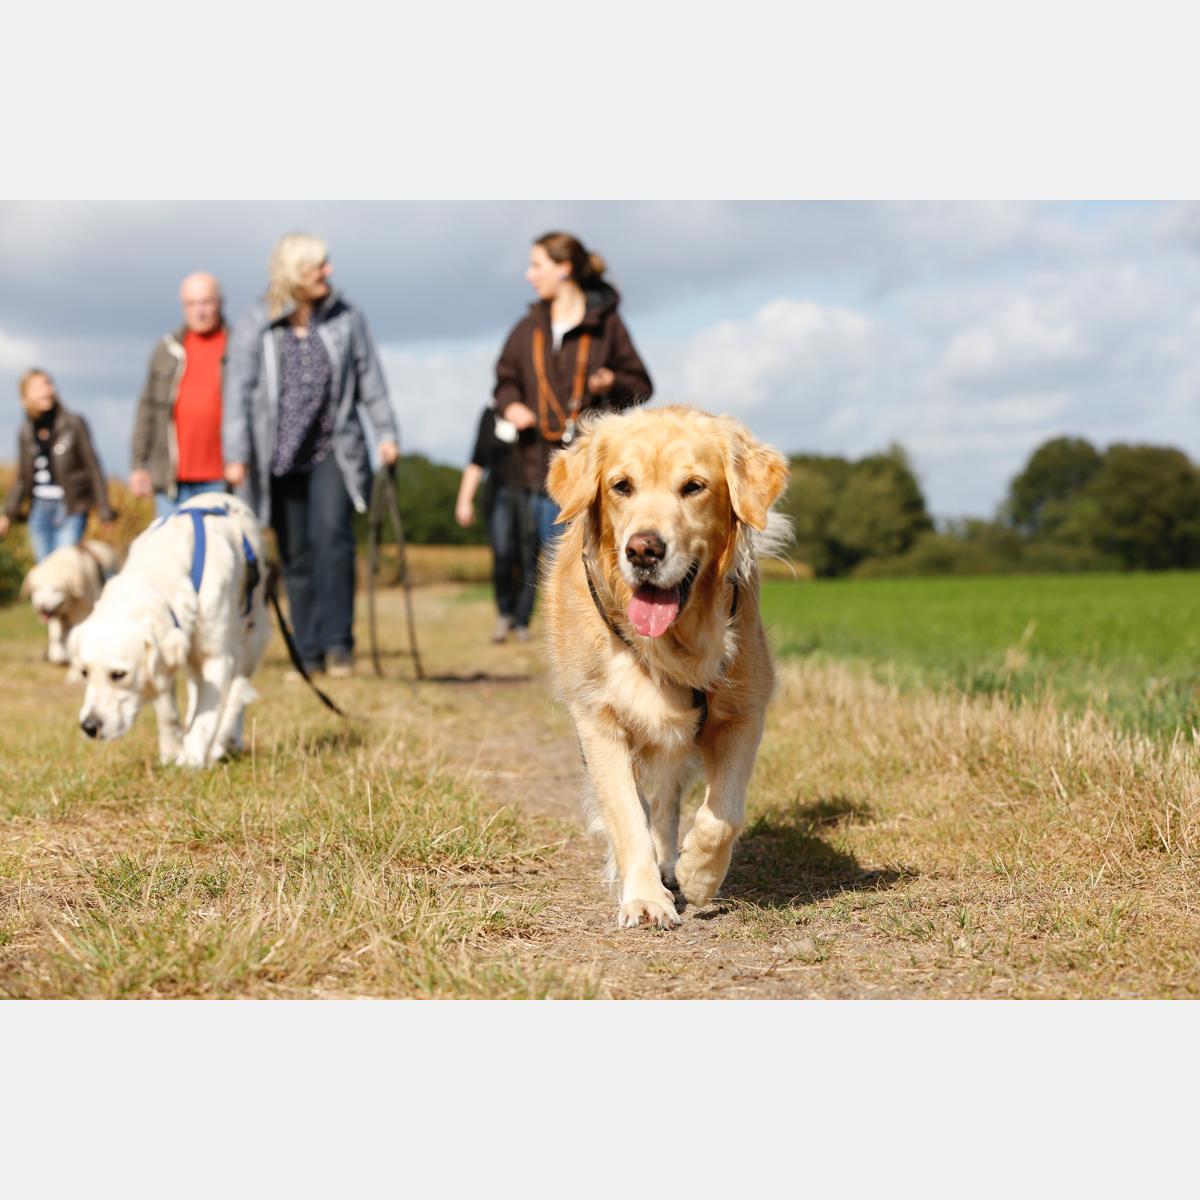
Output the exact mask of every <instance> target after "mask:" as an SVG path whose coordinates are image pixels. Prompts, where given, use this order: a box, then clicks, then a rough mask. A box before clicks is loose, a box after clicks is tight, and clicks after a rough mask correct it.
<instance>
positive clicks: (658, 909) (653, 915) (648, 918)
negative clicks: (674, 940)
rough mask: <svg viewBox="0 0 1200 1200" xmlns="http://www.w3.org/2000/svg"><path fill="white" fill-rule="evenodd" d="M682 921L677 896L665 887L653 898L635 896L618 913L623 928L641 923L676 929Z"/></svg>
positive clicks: (631, 927)
mask: <svg viewBox="0 0 1200 1200" xmlns="http://www.w3.org/2000/svg"><path fill="white" fill-rule="evenodd" d="M679 923H680V917H679V913H678V912H676V911H675V897H674V896H672V895H671V893H670V892H668V891H667V889H666V888H664V887H661V886H660V887H659V889H658V894H657V895H655V896H654V897H653V898H651V899H643V898H641V897H635V898H633V899H630V900H626V901H625V902H624V903H623V904H622V905H621V908H620V910H619V911H618V913H617V924H618V925H619V926H620V927H621V928H622V929H636V928H637V926H639V925H656V926H657V927H658V928H659V929H674V928H675V926H676V925H678V924H679Z"/></svg>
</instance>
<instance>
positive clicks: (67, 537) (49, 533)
mask: <svg viewBox="0 0 1200 1200" xmlns="http://www.w3.org/2000/svg"><path fill="white" fill-rule="evenodd" d="M86 524H87V513H86V512H81V513H74V514H72V513H69V512H67V502H66V501H65V500H42V499H40V498H38V497H37V496H35V497H34V498H33V503H32V504H30V506H29V541H30V544H31V545H32V546H33V558H34V561H35V562H41V561H42V559H43V558H45V557H46V555H47V554H53V553H54V551H55V550H61V549H62V548H63V547H64V546H77V545H78V544H79V542H80V539H82V537H83V527H84V526H85V525H86Z"/></svg>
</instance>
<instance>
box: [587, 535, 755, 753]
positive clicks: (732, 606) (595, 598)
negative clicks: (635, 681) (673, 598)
mask: <svg viewBox="0 0 1200 1200" xmlns="http://www.w3.org/2000/svg"><path fill="white" fill-rule="evenodd" d="M580 558H581V561H582V562H583V576H584V578H585V579H586V580H587V585H588V591H589V592H590V593H591V597H592V603H593V604H594V605H595V606H596V611H597V612H598V613H599V614H600V619H601V620H602V621H603V622H604V623H605V625H607V626H608V629H609V632H610V633H611V634H612V635H613V637H615V638H617V639H618V640H619V641H621V642H624V643H625V645H626V646H628V647H629V649H630V650H632V651H633V652H634V654H637V647H636V646H635V645H634V644H633V643H632V642H631V641H630V640H629V639H628V638H627V637H626V636H625V634H623V633H622V632H621V631H620V630H619V629H618V628H617V627H616V625H615V624H614V623H613V619H612V617H610V616H609V615H608V612H607V610H606V609H605V607H604V605H603V604H601V603H600V593H599V592H597V591H596V584H595V581H594V580H593V579H592V568H591V564H590V563H589V562H588V557H587V555H586V554H583V555H581V556H580ZM737 609H738V585H737V580H736V579H735V580H734V581H733V596H732V598H731V599H730V602H729V619H730V620H731V621H732V620H733V618H734V617H736V616H737ZM711 694H712V693H710V692H705V691H702V690H701V689H700V688H697V687H694V688H692V707H693V708H698V709H699V710H700V720H699V722H698V723H697V725H696V737H697V738H698V737H699V736H700V735H701V734H702V733H703V732H704V726H705V725H707V724H708V704H709V697H710V696H711Z"/></svg>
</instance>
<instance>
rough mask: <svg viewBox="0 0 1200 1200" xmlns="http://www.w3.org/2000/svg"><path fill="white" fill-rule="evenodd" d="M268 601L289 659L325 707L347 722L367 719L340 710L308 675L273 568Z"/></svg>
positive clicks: (276, 574) (269, 571)
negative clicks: (283, 607) (288, 619)
mask: <svg viewBox="0 0 1200 1200" xmlns="http://www.w3.org/2000/svg"><path fill="white" fill-rule="evenodd" d="M266 590H267V599H268V600H269V601H270V602H271V607H272V608H273V609H274V610H275V619H276V620H277V621H278V622H279V632H280V633H282V634H283V640H284V642H285V643H286V644H287V649H288V657H289V658H290V659H291V660H292V666H293V667H295V668H296V670H297V671H299V672H300V675H301V676H302V678H303V679H304V682H305V683H307V684H308V686H309V687H310V688H312V690H313V691H314V692H316V693H317V698H318V699H319V700H320V701H321V703H322V704H324V705H325V707H326V708H329V709H332V710H333V711H334V712H335V713H337V715H338V716H339V717H344V718H345V719H346V720H347V721H362V720H364V719H365V718H363V717H356V716H353V715H351V714H350V713H348V712H345V711H344V710H342V709H341V708H339V707H338V706H337V705H336V704H335V703H334V702H333V701H332V700H331V699H330V698H329V697H328V696H327V695H325V693H324V692H323V691H321V689H320V688H319V687H317V685H316V684H315V683H313V678H312V676H311V675H310V674H309V673H308V669H307V668H306V667H305V665H304V660H303V659H302V658H301V657H300V647H299V646H297V645H296V638H295V636H294V635H293V633H292V629H291V626H290V625H289V624H288V623H287V619H286V618H285V617H284V615H283V609H282V608H280V607H279V572H278V570H277V569H276V568H275V567H274V566H272V567H271V568H270V569H269V570H268V572H267V589H266Z"/></svg>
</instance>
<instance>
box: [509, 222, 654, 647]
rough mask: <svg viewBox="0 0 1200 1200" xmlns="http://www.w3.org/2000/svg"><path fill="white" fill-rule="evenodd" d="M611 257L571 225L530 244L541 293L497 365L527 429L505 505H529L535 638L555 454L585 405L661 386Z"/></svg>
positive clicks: (619, 404)
mask: <svg viewBox="0 0 1200 1200" xmlns="http://www.w3.org/2000/svg"><path fill="white" fill-rule="evenodd" d="M605 269H606V268H605V263H604V259H603V258H601V257H600V255H599V254H596V253H595V252H594V251H590V250H588V249H587V248H586V247H585V246H584V245H583V243H582V242H581V241H580V240H579V239H578V238H577V237H573V236H572V235H571V234H569V233H561V232H557V233H544V234H542V236H541V237H540V238H538V239H537V240H536V241H535V242H534V243H533V245H532V246H531V247H530V250H529V266H528V268H527V270H526V271H525V278H526V279H527V280H528V281H529V284H530V286H531V287H532V288H533V290H534V293H535V294H536V296H537V299H536V300H535V301H534V303H533V304H531V305H530V307H529V312H528V313H527V314H526V315H525V316H524V317H522V318H521V320H520V321H518V322H517V324H516V325H515V326H514V327H513V330H512V332H511V333H510V334H509V335H508V340H507V341H506V342H505V344H504V349H503V350H502V351H501V353H500V359H499V361H498V362H497V363H496V387H495V391H494V392H493V393H492V394H493V396H494V402H495V407H496V412H497V414H498V415H499V416H501V417H503V418H504V419H505V420H507V421H510V422H511V423H512V424H513V425H515V426H516V427H517V429H518V430H519V431H520V436H519V439H518V442H517V459H518V462H519V464H520V473H519V476H520V477H519V485H518V486H519V491H520V494H519V495H517V496H512V495H510V494H509V493H510V491H511V489H510V488H506V487H504V486H503V485H502V486H501V488H500V489H499V490H498V494H497V503H499V504H509V503H514V504H515V505H516V506H517V508H518V511H520V512H521V513H522V516H523V519H522V521H521V530H522V539H521V540H522V543H523V545H522V548H521V558H522V564H523V565H522V574H523V576H524V582H523V586H522V591H521V596H520V599H519V600H518V602H517V606H516V612H515V615H514V617H513V624H514V628H515V632H516V635H517V638H518V639H521V640H524V639H525V638H527V637H528V636H529V632H528V622H529V616H530V614H531V613H532V611H533V601H534V593H535V588H536V584H537V564H538V556H539V554H540V552H541V548H542V546H543V545H545V544H546V543H547V542H549V541H551V540H552V539H553V538H554V537H555V536H556V530H555V524H556V522H557V521H558V508H557V506H556V505H555V503H554V501H553V500H551V499H550V497H549V496H548V495H547V494H546V472H547V471H548V470H549V467H550V454H551V452H552V451H554V450H556V449H557V448H558V447H559V446H563V445H566V444H568V443H569V442H570V441H571V439H572V438H573V437H574V435H575V427H576V424H577V422H578V420H579V415H580V413H581V412H583V411H584V410H585V409H590V408H593V409H594V408H602V409H622V408H629V407H630V406H631V405H634V404H643V403H645V401H647V400H648V399H649V398H650V395H651V392H652V391H653V385H652V384H651V382H650V375H649V373H648V372H647V371H646V368H645V366H644V365H643V363H642V360H641V358H640V357H639V356H638V352H637V350H636V349H635V348H634V345H633V339H632V338H631V337H630V336H629V330H628V329H626V328H625V323H624V322H623V321H622V320H621V318H620V316H619V315H618V314H617V305H618V304H619V303H620V299H621V298H620V296H619V295H618V294H617V290H616V288H614V287H613V286H612V284H611V283H609V282H608V280H607V279H605V277H604V273H605Z"/></svg>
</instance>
